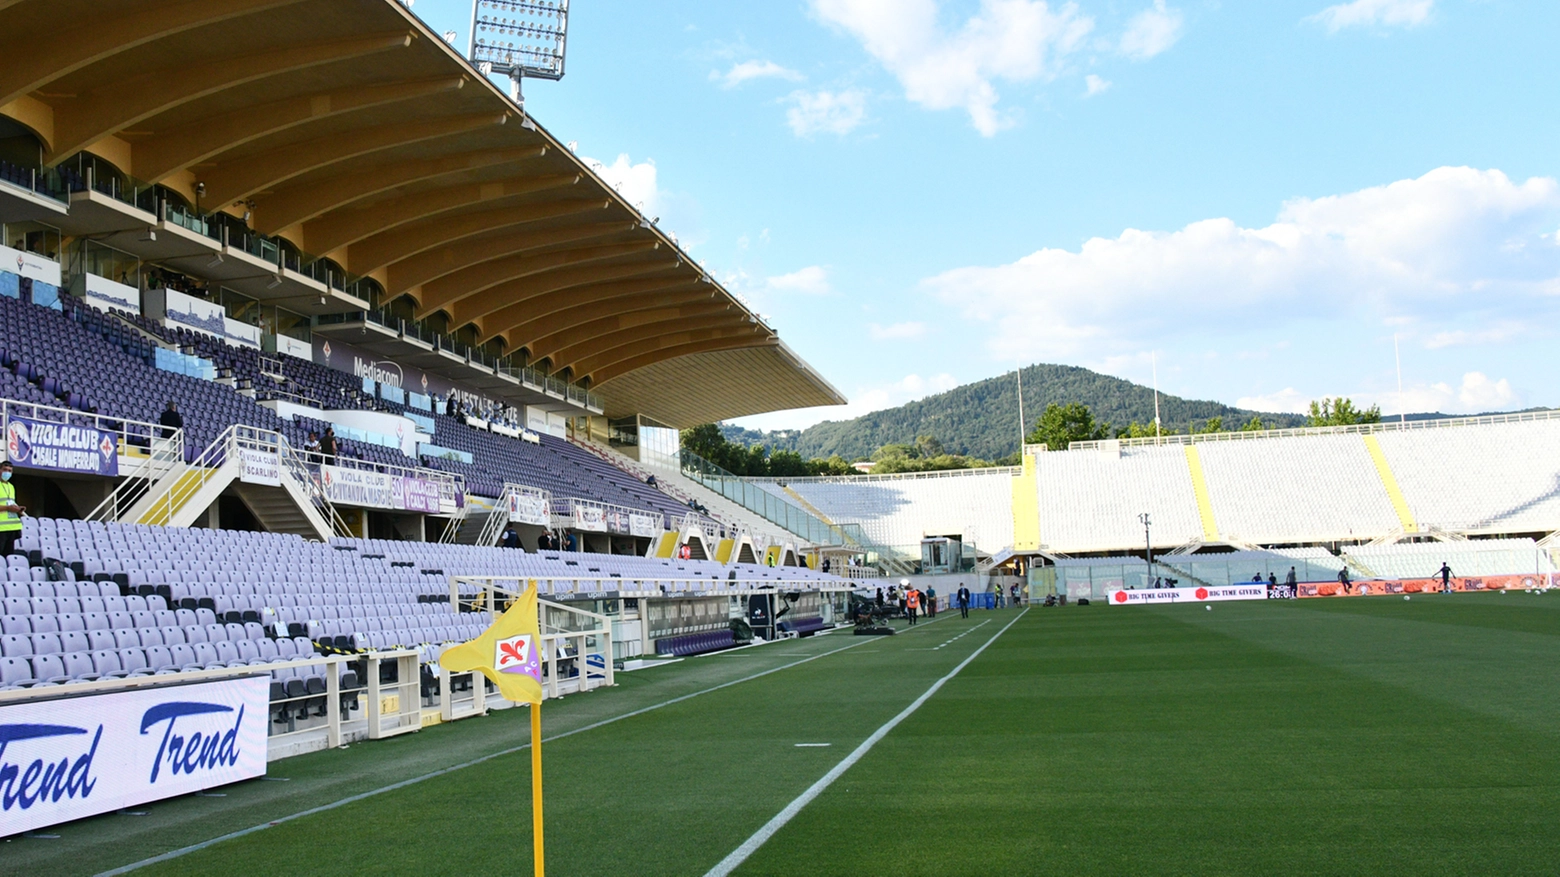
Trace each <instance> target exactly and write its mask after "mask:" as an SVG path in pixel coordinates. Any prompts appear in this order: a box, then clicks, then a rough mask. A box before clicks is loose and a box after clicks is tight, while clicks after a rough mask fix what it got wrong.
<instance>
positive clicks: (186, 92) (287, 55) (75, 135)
mask: <svg viewBox="0 0 1560 877" xmlns="http://www.w3.org/2000/svg"><path fill="white" fill-rule="evenodd" d="M411 44H412V34H410V33H405V32H400V33H389V34H373V35H370V36H365V37H357V38H355V39H350V40H332V41H330V42H324V43H314V44H312V45H304V46H285V47H276V48H269V49H265V50H263V51H259V52H253V53H251V54H248V55H239V56H237V57H232V58H226V59H224V60H223V62H222V63H220V64H203V65H199V66H195V67H192V66H190V65H188V64H174V65H171V66H167V67H163V68H160V69H157V70H153V71H151V72H148V73H144V74H142V75H140V76H133V77H131V78H129V79H121V80H117V81H115V82H114V83H113V84H112V85H109V86H107V87H105V88H100V89H98V90H96V91H93V92H91V93H89V94H85V95H82V96H81V97H79V98H76V99H74V100H68V101H60V102H59V103H58V104H57V105H56V107H55V110H54V144H53V148H52V149H51V150H50V152H49V155H48V156H47V157H46V159H45V160H46V161H47V162H48V163H50V164H54V163H56V162H59V161H61V160H62V159H65V158H69V157H70V156H72V155H75V154H76V153H77V152H78V151H80V150H81V149H82V148H84V147H86V146H88V145H90V144H93V143H96V142H97V141H99V140H102V139H103V138H104V137H107V136H108V135H110V134H115V133H118V132H119V131H121V130H123V129H124V128H127V127H129V126H131V125H134V124H135V123H136V122H139V121H142V120H143V119H148V118H150V117H152V116H155V115H157V114H158V113H162V112H167V111H168V110H171V109H173V108H175V107H177V106H180V105H182V104H186V103H189V102H190V101H193V100H198V99H200V98H203V97H206V96H208V95H211V94H215V93H217V92H220V91H222V90H223V89H228V88H234V87H236V86H240V85H244V84H246V83H250V82H255V81H257V80H261V79H266V78H268V77H272V76H281V75H283V74H286V73H291V72H294V71H297V70H306V69H308V68H310V67H319V66H321V65H324V64H332V63H335V62H337V61H346V60H350V59H352V58H361V57H363V56H365V55H372V54H376V53H378V52H385V51H389V50H392V49H404V48H406V47H407V46H409V45H411ZM138 170H139V169H138ZM137 176H141V174H140V173H139V172H138V173H137Z"/></svg>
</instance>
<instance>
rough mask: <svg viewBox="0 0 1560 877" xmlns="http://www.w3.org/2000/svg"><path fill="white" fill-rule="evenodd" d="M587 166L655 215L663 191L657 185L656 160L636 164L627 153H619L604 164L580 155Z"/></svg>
mask: <svg viewBox="0 0 1560 877" xmlns="http://www.w3.org/2000/svg"><path fill="white" fill-rule="evenodd" d="M580 160H581V161H582V162H584V163H585V166H586V167H588V168H590V169H591V170H593V171H595V172H596V175H597V176H599V177H601V178H602V179H603V180H605V181H606V183H607V185H609V186H611V187H612V188H614V189H616V190H617V192H618V194H619V195H622V196H623V200H625V201H627V202H628V203H630V204H632V205H634V206H635V207H638V208H639V209H640V210H642V211H643V212H645V213H647V214H649V215H652V216H654V215H655V210H656V207H657V206H658V205H659V203H660V196H661V192H660V189H659V188H658V187H657V185H656V177H655V162H654V161H651V160H649V159H646V160H645V161H642V162H640V163H639V164H634V163H633V161H632V160H630V159H629V157H628V155H627V154H623V155H619V156H618V157H617V160H616V161H614V162H612V163H611V164H603V163H601V162H600V161H597V160H596V159H594V158H586V157H584V156H581V157H580Z"/></svg>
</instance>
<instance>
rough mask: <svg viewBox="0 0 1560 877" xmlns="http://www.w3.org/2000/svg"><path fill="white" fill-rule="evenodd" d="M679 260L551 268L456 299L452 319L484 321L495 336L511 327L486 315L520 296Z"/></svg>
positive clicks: (457, 322)
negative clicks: (544, 271) (501, 324)
mask: <svg viewBox="0 0 1560 877" xmlns="http://www.w3.org/2000/svg"><path fill="white" fill-rule="evenodd" d="M677 261H678V260H676V259H674V258H665V257H663V258H658V259H655V260H646V259H636V260H634V261H632V262H623V263H619V264H616V265H593V266H585V267H579V268H564V269H561V270H557V271H548V272H546V273H545V274H540V275H537V276H535V277H522V278H520V279H519V280H509V281H506V282H504V283H500V284H498V285H496V286H491V287H489V288H487V289H486V290H484V291H483V292H482V293H481V294H479V295H475V296H471V297H469V298H465V299H462V300H460V301H458V302H456V303H455V305H454V307H453V308H451V309H450V311H451V312H450V322H452V323H454V324H455V325H457V326H464V325H466V324H467V323H474V322H477V321H478V320H481V321H482V323H481V325H482V328H483V330H484V332H483V334H484V335H486V336H488V337H491V336H492V335H494V334H497V332H499V331H503V330H505V329H508V328H509V327H508V326H496V325H495V324H494V323H492V322H491V321H489V320H485V319H483V318H484V317H486V316H488V315H489V314H492V313H494V312H496V311H499V310H501V309H503V308H506V307H509V306H510V305H511V304H512V303H513V302H514V301H515V300H516V299H524V298H530V297H531V296H537V295H549V294H552V293H556V292H561V291H563V290H565V289H568V288H569V287H571V286H584V285H585V284H588V283H597V282H599V281H602V280H614V279H618V278H623V277H632V276H634V275H635V274H653V273H655V272H657V271H663V270H666V269H669V268H675V267H677Z"/></svg>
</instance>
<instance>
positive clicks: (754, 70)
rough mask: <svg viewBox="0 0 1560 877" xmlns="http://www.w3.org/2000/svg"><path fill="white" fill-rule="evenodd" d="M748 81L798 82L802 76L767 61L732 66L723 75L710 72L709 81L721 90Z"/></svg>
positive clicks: (747, 62)
mask: <svg viewBox="0 0 1560 877" xmlns="http://www.w3.org/2000/svg"><path fill="white" fill-rule="evenodd" d="M750 79H786V80H789V81H791V82H798V81H800V80H801V79H802V74H800V73H798V72H796V71H795V70H791V69H790V68H787V67H781V66H780V65H779V64H776V63H775V62H773V61H768V60H765V61H743V62H741V63H740V64H733V65H731V69H730V70H727V71H726V72H725V73H722V72H720V71H719V70H711V71H710V81H711V82H719V83H720V87H721V88H736V87H737V86H739V85H741V84H742V83H744V82H747V81H748V80H750Z"/></svg>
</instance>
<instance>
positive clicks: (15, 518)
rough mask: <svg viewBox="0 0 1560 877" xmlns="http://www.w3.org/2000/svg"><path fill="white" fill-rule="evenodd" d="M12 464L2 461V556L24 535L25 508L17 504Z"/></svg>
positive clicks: (0, 549) (0, 500) (0, 514)
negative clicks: (23, 518) (23, 519)
mask: <svg viewBox="0 0 1560 877" xmlns="http://www.w3.org/2000/svg"><path fill="white" fill-rule="evenodd" d="M11 471H12V470H11V464H10V462H9V461H7V462H4V463H0V557H4V556H5V555H7V554H10V553H11V550H12V549H14V548H15V547H16V537H18V536H20V535H22V512H24V511H26V509H25V508H23V507H21V506H19V505H17V504H16V485H14V484H12V483H11Z"/></svg>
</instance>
